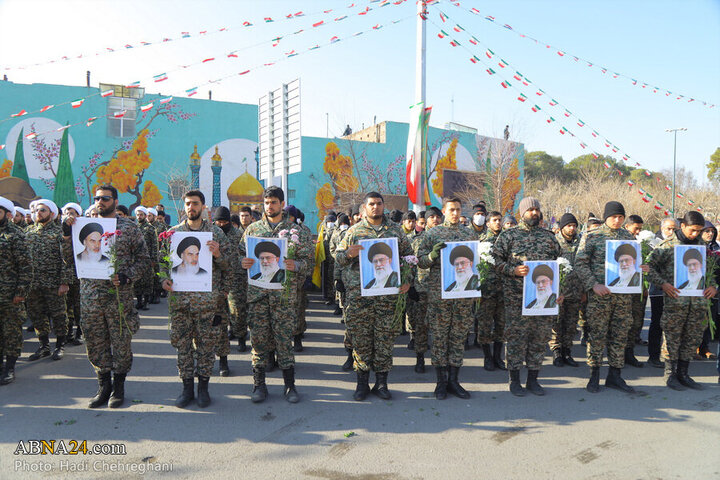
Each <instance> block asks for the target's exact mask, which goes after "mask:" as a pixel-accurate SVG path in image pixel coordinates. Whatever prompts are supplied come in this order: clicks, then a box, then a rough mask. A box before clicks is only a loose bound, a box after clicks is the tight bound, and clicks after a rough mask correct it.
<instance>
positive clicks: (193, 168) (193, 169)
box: [190, 145, 200, 190]
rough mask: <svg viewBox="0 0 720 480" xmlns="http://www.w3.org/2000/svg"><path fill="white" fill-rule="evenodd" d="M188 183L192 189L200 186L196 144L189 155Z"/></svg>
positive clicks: (198, 158)
mask: <svg viewBox="0 0 720 480" xmlns="http://www.w3.org/2000/svg"><path fill="white" fill-rule="evenodd" d="M190 173H191V175H192V177H191V178H190V185H191V188H192V189H193V190H198V189H199V188H200V154H198V151H197V145H195V151H194V152H193V153H192V155H190Z"/></svg>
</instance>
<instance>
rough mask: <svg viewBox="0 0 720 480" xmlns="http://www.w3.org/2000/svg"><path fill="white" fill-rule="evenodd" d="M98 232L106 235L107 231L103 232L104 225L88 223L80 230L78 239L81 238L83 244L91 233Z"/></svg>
mask: <svg viewBox="0 0 720 480" xmlns="http://www.w3.org/2000/svg"><path fill="white" fill-rule="evenodd" d="M94 232H98V233H99V234H101V235H102V234H103V233H105V230H103V227H102V225H100V224H99V223H88V224H86V225H85V226H84V227H83V228H81V229H80V234H79V235H78V237H79V238H80V243H83V242H84V241H85V239H86V238H87V236H88V235H90V234H91V233H94Z"/></svg>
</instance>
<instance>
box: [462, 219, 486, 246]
mask: <svg viewBox="0 0 720 480" xmlns="http://www.w3.org/2000/svg"><path fill="white" fill-rule="evenodd" d="M465 228H467V229H468V230H470V231H471V232H472V234H473V235H474V236H475V237H476V238H477V239H478V240H480V241H481V242H483V241H484V240H483V237H485V236H486V235H487V234H488V232H490V229H489V228H487V225H483V226H482V228H478V227H477V226H476V225H475V224H474V223H472V222H470V225H468V226H467V227H465Z"/></svg>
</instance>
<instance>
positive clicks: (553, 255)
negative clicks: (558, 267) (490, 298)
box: [491, 220, 562, 295]
mask: <svg viewBox="0 0 720 480" xmlns="http://www.w3.org/2000/svg"><path fill="white" fill-rule="evenodd" d="M491 253H492V256H493V257H494V258H495V271H496V272H497V273H498V276H499V277H500V278H501V279H502V282H503V288H504V294H505V295H507V294H511V293H514V294H519V295H522V288H523V277H518V276H516V275H515V273H514V270H515V267H517V266H518V265H522V264H523V262H525V261H533V260H557V258H558V257H560V256H561V255H562V249H561V248H560V244H558V242H557V240H556V239H555V235H553V233H552V232H550V231H548V230H546V229H544V228H542V227H539V226H538V227H531V226H529V225H528V224H527V223H525V222H524V221H522V220H521V221H520V223H519V224H518V225H517V226H516V227H513V228H509V229H507V230H505V231H503V232H502V233H500V235H498V237H497V240H495V244H494V245H493V248H492V250H491Z"/></svg>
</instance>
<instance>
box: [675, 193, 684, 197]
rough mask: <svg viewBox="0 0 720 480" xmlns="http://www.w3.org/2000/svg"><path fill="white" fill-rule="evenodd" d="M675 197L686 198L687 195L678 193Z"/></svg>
mask: <svg viewBox="0 0 720 480" xmlns="http://www.w3.org/2000/svg"><path fill="white" fill-rule="evenodd" d="M675 196H676V197H677V198H685V195H683V194H682V193H680V192H678V193H676V194H675Z"/></svg>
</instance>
